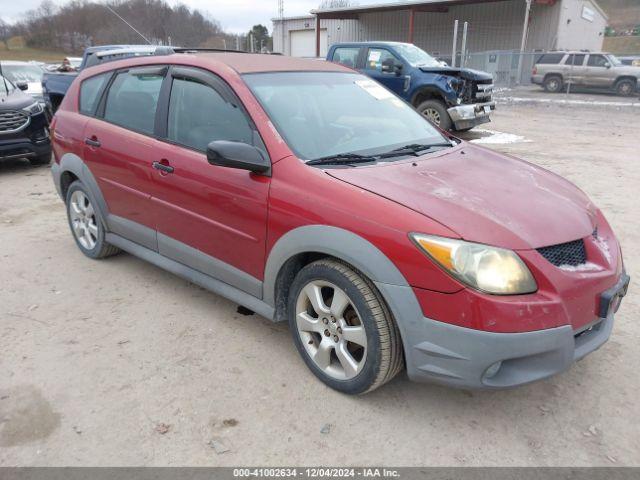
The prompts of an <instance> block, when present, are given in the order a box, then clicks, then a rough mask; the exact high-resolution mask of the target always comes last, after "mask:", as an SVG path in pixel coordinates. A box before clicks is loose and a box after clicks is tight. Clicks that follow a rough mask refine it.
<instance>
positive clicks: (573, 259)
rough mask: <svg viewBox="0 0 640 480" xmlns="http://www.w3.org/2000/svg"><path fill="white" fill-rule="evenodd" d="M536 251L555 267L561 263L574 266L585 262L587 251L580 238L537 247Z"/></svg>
mask: <svg viewBox="0 0 640 480" xmlns="http://www.w3.org/2000/svg"><path fill="white" fill-rule="evenodd" d="M538 252H539V253H540V255H542V256H543V257H544V258H546V259H547V260H548V261H549V262H551V263H553V264H554V265H555V266H556V267H560V266H562V265H570V266H572V267H576V266H578V265H582V264H583V263H586V262H587V252H586V251H585V249H584V241H583V240H582V239H580V240H575V241H573V242H567V243H560V244H558V245H551V246H550V247H542V248H538Z"/></svg>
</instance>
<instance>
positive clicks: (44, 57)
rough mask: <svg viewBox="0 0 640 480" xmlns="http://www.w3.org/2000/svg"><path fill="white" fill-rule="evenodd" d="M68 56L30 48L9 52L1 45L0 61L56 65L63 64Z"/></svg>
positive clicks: (20, 48) (12, 49)
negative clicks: (32, 61) (33, 61)
mask: <svg viewBox="0 0 640 480" xmlns="http://www.w3.org/2000/svg"><path fill="white" fill-rule="evenodd" d="M67 55H68V54H67V53H64V52H56V51H49V50H40V49H37V48H29V47H11V48H9V50H7V49H6V47H5V46H4V45H3V44H0V60H22V61H29V60H37V61H39V62H47V63H55V62H62V60H63V59H64V57H66V56H67Z"/></svg>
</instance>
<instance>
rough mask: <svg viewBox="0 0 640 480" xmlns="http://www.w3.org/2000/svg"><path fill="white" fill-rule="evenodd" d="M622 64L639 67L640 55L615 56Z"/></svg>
mask: <svg viewBox="0 0 640 480" xmlns="http://www.w3.org/2000/svg"><path fill="white" fill-rule="evenodd" d="M616 58H617V59H618V60H620V63H622V64H623V65H631V66H633V67H640V55H629V56H624V57H616Z"/></svg>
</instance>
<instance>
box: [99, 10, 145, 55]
mask: <svg viewBox="0 0 640 480" xmlns="http://www.w3.org/2000/svg"><path fill="white" fill-rule="evenodd" d="M105 7H106V8H107V10H109V11H110V12H111V13H113V14H114V15H115V16H116V17H118V18H119V19H120V20H122V21H123V22H124V23H126V24H127V26H128V27H129V28H130V29H131V30H133V31H134V32H136V33H137V34H138V35H140V36H141V37H142V38H144V41H145V42H147V43H148V44H149V45H153V43H151V41H150V40H149V39H148V38H147V37H145V36H144V35H143V34H141V33H140V32H139V31H138V30H136V28H135V27H134V26H133V25H131V24H130V23H129V22H127V21H126V20H125V19H124V18H122V17H121V16H120V15H118V14H117V13H116V11H115V10H114V9H113V8H111V7H110V6H109V5H106V4H105Z"/></svg>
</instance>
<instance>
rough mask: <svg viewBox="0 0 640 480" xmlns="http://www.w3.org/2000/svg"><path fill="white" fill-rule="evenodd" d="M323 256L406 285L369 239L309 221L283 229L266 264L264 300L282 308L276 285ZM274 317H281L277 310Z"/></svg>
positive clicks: (374, 279) (287, 281) (380, 279)
mask: <svg viewBox="0 0 640 480" xmlns="http://www.w3.org/2000/svg"><path fill="white" fill-rule="evenodd" d="M325 256H329V257H333V258H335V259H337V260H342V261H344V262H346V263H348V264H349V265H352V266H353V267H354V268H355V269H357V270H359V271H360V272H362V274H363V275H365V276H367V277H368V278H369V280H371V281H372V282H374V283H383V284H390V285H399V286H407V287H408V286H409V284H408V283H407V281H406V279H405V278H404V276H403V275H402V273H400V271H399V270H398V268H397V267H396V266H395V265H394V264H393V263H392V262H391V260H389V258H388V257H387V256H386V255H385V254H384V253H382V252H381V251H380V250H379V249H378V248H377V247H376V246H374V245H373V244H371V243H370V242H369V241H368V240H366V239H364V238H362V237H360V236H359V235H356V234H355V233H353V232H349V231H347V230H344V229H341V228H337V227H331V226H327V225H309V226H305V227H299V228H296V229H294V230H291V231H290V232H288V233H286V234H285V235H283V236H282V237H281V238H280V239H279V240H278V241H277V242H276V244H275V245H274V246H273V248H272V249H271V252H270V254H269V257H268V259H267V263H266V266H265V273H264V284H263V301H264V302H266V303H267V304H269V305H272V306H274V307H276V312H278V311H282V308H281V303H282V301H284V302H286V298H285V299H284V300H283V299H279V298H277V295H278V291H279V288H281V287H282V286H283V285H285V286H286V287H288V285H289V284H290V283H291V281H292V280H293V277H294V276H295V275H296V273H297V272H298V271H299V270H300V268H302V267H303V266H304V265H306V264H307V263H309V262H310V261H314V260H317V259H319V258H322V257H325ZM279 300H281V301H279ZM279 303H280V305H278V304H279ZM276 320H283V318H279V316H278V313H276Z"/></svg>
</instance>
